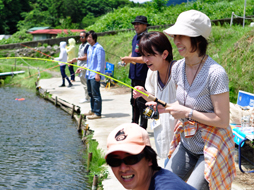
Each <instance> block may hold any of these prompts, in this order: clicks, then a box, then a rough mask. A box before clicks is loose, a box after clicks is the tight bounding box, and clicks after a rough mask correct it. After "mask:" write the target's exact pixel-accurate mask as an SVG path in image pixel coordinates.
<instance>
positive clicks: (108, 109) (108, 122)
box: [39, 77, 246, 190]
mask: <svg viewBox="0 0 254 190" xmlns="http://www.w3.org/2000/svg"><path fill="white" fill-rule="evenodd" d="M75 80H76V82H74V83H73V84H74V85H73V86H72V87H71V88H67V87H61V88H60V87H58V86H59V85H60V84H61V78H51V79H41V80H40V82H39V86H41V88H43V89H44V90H47V91H48V92H50V93H51V94H52V96H53V97H55V96H57V97H58V98H61V99H63V100H65V101H67V102H69V103H71V104H74V105H77V106H80V108H81V113H82V114H83V113H87V112H88V111H89V110H90V103H84V104H80V103H79V101H80V99H82V98H84V89H83V87H82V86H81V83H80V81H79V77H76V78H75ZM117 91H118V90H117V89H115V88H114V89H105V88H101V96H102V118H101V119H96V120H88V121H87V123H88V125H89V127H90V129H92V130H93V131H94V139H96V140H97V142H98V143H99V148H101V149H102V150H103V151H106V149H107V147H106V142H107V136H108V134H109V133H110V132H111V131H112V130H113V129H114V128H116V127H117V126H119V125H120V124H122V123H130V122H131V105H130V96H131V95H130V92H126V93H124V94H122V93H118V92H117ZM147 131H148V133H149V136H150V140H151V143H152V147H153V148H154V150H156V149H155V144H154V138H153V132H152V130H151V129H150V127H148V129H147ZM158 163H159V165H160V166H161V167H163V163H164V160H162V159H160V158H158ZM108 171H109V176H108V179H106V180H104V181H103V188H104V190H124V188H123V186H122V185H121V184H120V183H119V182H118V180H117V179H116V178H115V176H114V174H113V173H112V171H111V169H110V168H108ZM245 189H246V188H244V187H241V186H240V185H237V184H233V186H232V190H245Z"/></svg>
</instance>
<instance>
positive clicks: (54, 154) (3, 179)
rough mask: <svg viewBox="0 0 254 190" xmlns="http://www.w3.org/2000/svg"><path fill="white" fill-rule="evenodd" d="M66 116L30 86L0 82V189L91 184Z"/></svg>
mask: <svg viewBox="0 0 254 190" xmlns="http://www.w3.org/2000/svg"><path fill="white" fill-rule="evenodd" d="M16 98H25V100H24V101H18V100H15V99H16ZM70 117H71V116H70V115H69V114H67V113H66V112H64V111H63V110H61V109H59V108H57V107H55V106H54V105H53V104H52V103H50V102H48V101H45V100H44V99H42V98H40V97H38V96H36V94H35V92H34V91H29V90H27V89H21V88H9V87H4V88H0V189H1V190H2V189H82V190H84V189H90V188H89V187H88V184H87V182H86V181H87V178H86V168H85V167H84V159H83V152H84V146H83V145H82V142H81V139H80V137H79V134H78V132H77V130H76V127H77V124H76V122H75V121H73V120H72V119H70Z"/></svg>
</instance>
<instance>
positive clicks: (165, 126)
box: [145, 69, 176, 158]
mask: <svg viewBox="0 0 254 190" xmlns="http://www.w3.org/2000/svg"><path fill="white" fill-rule="evenodd" d="M145 88H146V90H147V91H148V92H149V93H151V94H152V95H154V96H155V97H156V98H158V99H160V100H162V101H164V102H166V103H174V102H176V87H175V83H174V82H173V81H172V80H171V77H169V79H168V81H167V83H166V85H165V86H164V87H163V88H162V87H161V86H160V84H159V82H158V71H152V70H150V69H148V72H147V77H146V83H145ZM174 126H175V119H174V118H173V116H172V115H170V114H169V113H162V114H160V117H159V119H158V120H154V121H153V122H152V126H151V127H152V128H153V130H154V139H155V146H156V150H157V154H158V156H159V157H161V158H166V157H167V155H168V151H169V145H170V142H171V140H172V139H173V134H174Z"/></svg>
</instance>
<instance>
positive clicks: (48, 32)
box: [30, 29, 84, 41]
mask: <svg viewBox="0 0 254 190" xmlns="http://www.w3.org/2000/svg"><path fill="white" fill-rule="evenodd" d="M68 31H71V32H77V33H80V32H81V31H84V30H83V29H44V30H35V31H33V32H30V34H32V35H33V41H36V40H45V39H49V38H55V37H56V36H57V34H61V33H62V32H64V33H66V34H68Z"/></svg>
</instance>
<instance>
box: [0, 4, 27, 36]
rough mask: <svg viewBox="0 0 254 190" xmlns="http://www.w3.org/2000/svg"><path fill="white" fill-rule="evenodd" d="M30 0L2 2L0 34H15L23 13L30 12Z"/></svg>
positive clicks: (0, 5)
mask: <svg viewBox="0 0 254 190" xmlns="http://www.w3.org/2000/svg"><path fill="white" fill-rule="evenodd" d="M30 10H31V7H30V5H29V0H0V12H1V14H0V33H1V34H13V33H15V32H16V31H17V27H16V24H17V22H18V21H19V20H21V19H22V17H21V13H22V12H29V11H30Z"/></svg>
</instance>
